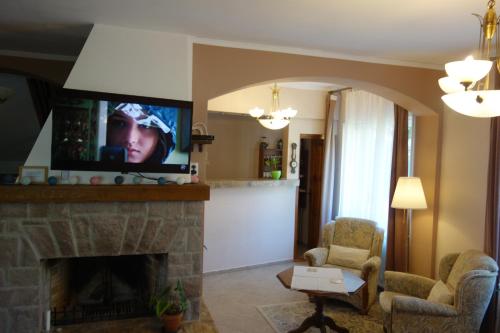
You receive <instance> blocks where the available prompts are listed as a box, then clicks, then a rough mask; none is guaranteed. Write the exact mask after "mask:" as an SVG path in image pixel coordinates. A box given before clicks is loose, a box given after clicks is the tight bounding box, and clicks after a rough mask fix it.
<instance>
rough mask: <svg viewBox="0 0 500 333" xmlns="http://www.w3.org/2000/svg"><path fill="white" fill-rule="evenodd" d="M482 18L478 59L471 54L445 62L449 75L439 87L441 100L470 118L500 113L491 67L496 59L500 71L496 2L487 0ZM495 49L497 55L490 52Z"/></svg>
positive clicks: (498, 92) (499, 101) (498, 98)
mask: <svg viewBox="0 0 500 333" xmlns="http://www.w3.org/2000/svg"><path fill="white" fill-rule="evenodd" d="M473 15H475V16H476V17H478V18H479V23H480V25H481V33H480V36H479V50H478V54H479V60H475V59H473V58H472V56H469V57H467V58H466V59H465V60H463V61H453V62H449V63H447V64H446V65H445V70H446V74H448V76H447V77H445V78H441V79H439V86H440V87H441V89H442V90H443V91H444V92H445V93H446V95H444V96H442V97H441V99H442V100H443V101H444V103H445V104H446V105H448V107H450V108H451V109H452V110H454V111H456V112H458V113H461V114H464V115H467V116H471V117H481V118H488V117H496V116H499V115H500V90H492V89H490V69H491V67H492V64H493V61H490V59H492V58H493V59H494V60H495V63H496V68H497V70H499V71H500V66H499V63H498V56H499V55H500V52H499V48H500V45H499V44H500V43H499V41H498V38H499V36H498V34H497V36H496V38H495V39H494V37H495V33H496V31H497V29H498V19H497V15H496V11H495V1H494V0H490V1H488V10H487V11H486V14H485V15H484V17H481V16H480V15H478V14H473ZM490 52H494V54H490Z"/></svg>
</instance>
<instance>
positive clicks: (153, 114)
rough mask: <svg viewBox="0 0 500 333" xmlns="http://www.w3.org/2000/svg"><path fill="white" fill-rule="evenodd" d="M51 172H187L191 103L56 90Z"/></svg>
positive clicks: (189, 147)
mask: <svg viewBox="0 0 500 333" xmlns="http://www.w3.org/2000/svg"><path fill="white" fill-rule="evenodd" d="M52 111H53V112H52V155H51V168H52V169H53V170H87V171H120V172H129V171H132V172H154V173H189V162H190V150H191V122H192V115H193V103H192V102H188V101H177V100H169V99H160V98H149V97H140V96H131V95H118V94H110V93H100V92H91V91H80V90H70V89H61V90H60V91H59V92H58V93H57V94H56V98H55V100H54V101H53V110H52Z"/></svg>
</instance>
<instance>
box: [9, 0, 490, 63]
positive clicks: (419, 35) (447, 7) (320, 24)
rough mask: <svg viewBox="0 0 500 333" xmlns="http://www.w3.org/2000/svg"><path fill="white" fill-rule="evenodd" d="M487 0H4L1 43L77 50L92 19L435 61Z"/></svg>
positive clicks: (466, 49)
mask: <svg viewBox="0 0 500 333" xmlns="http://www.w3.org/2000/svg"><path fill="white" fill-rule="evenodd" d="M486 3H487V1H486V0H475V1H471V0H438V1H436V0H418V1H401V0H378V1H367V0H343V1H341V0H271V1H270V0H210V1H208V0H141V1H137V0H105V1H103V0H71V1H68V0H44V1H40V0H2V6H1V7H2V9H1V11H0V49H2V50H16V51H26V52H38V53H49V54H57V55H69V56H76V55H78V53H79V51H80V49H81V47H82V46H83V43H84V41H85V38H86V36H87V35H88V33H89V31H90V29H91V27H92V24H93V23H101V24H109V25H116V26H123V27H130V28H138V29H150V30H158V31H169V32H178V33H184V34H189V35H193V36H195V37H198V38H205V39H214V40H224V41H231V42H243V43H253V44H261V45H264V46H274V47H286V48H296V49H304V50H307V51H313V50H314V51H322V52H326V53H330V54H331V55H332V56H334V57H335V56H337V57H344V58H345V57H347V58H349V57H352V58H354V59H366V60H370V59H372V60H373V61H377V62H380V61H382V62H387V63H411V64H413V65H417V66H422V67H432V68H441V66H442V64H444V63H445V62H447V61H449V60H450V59H460V58H463V57H464V56H466V55H467V54H469V53H471V51H472V50H473V48H474V47H476V45H477V39H478V34H479V26H478V22H477V19H476V18H475V17H473V16H472V15H471V13H480V14H484V12H485V10H486Z"/></svg>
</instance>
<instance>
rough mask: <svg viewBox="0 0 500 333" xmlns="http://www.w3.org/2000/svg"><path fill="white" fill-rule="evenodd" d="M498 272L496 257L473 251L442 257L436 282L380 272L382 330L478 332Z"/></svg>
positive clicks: (406, 274) (390, 331) (398, 273)
mask: <svg viewBox="0 0 500 333" xmlns="http://www.w3.org/2000/svg"><path fill="white" fill-rule="evenodd" d="M497 274H498V265H497V264H496V262H495V261H494V260H493V259H492V258H490V257H488V256H487V255H485V254H484V253H482V252H480V251H477V250H468V251H465V252H462V253H460V254H459V253H454V254H449V255H447V256H445V257H444V258H443V259H441V262H440V264H439V278H440V280H439V281H435V280H432V279H428V278H426V277H422V276H418V275H413V274H408V273H400V272H390V271H387V272H385V291H384V292H382V293H381V294H380V306H381V307H382V310H383V314H384V328H385V331H386V332H388V333H396V332H405V333H407V332H408V333H411V332H419V333H422V332H424V333H426V332H428V333H431V332H436V333H437V332H439V333H441V332H453V333H466V332H467V333H471V332H479V328H480V326H481V322H482V320H483V317H484V314H485V312H486V309H487V308H488V304H489V302H490V299H491V296H492V294H493V290H494V288H495V281H496V276H497Z"/></svg>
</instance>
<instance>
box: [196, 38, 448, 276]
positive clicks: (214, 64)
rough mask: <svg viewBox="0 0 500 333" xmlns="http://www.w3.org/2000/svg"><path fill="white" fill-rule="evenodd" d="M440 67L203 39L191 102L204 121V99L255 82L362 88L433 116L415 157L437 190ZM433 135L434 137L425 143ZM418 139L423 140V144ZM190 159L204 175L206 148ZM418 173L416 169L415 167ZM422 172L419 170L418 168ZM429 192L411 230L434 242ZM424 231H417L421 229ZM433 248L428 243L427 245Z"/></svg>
mask: <svg viewBox="0 0 500 333" xmlns="http://www.w3.org/2000/svg"><path fill="white" fill-rule="evenodd" d="M442 76H443V72H442V71H437V70H430V69H422V68H412V67H404V66H393V65H382V64H372V63H365V62H356V61H349V60H339V59H329V58H320V57H312V56H301V55H293V54H284V53H276V52H266V51H256V50H247V49H236V48H226V47H218V46H208V45H201V44H194V45H193V101H194V105H195V114H194V118H195V121H203V122H206V121H207V117H208V116H207V104H208V101H209V100H210V99H212V98H214V97H217V96H220V95H223V94H226V93H230V92H233V91H236V90H239V89H242V88H245V87H249V86H254V85H257V84H259V83H271V82H274V81H280V80H281V81H292V80H293V81H300V80H303V81H319V82H331V83H337V84H341V85H345V86H352V87H354V88H359V89H364V90H366V91H370V92H373V93H375V94H378V95H380V96H382V97H385V98H387V99H390V100H392V101H394V102H395V103H397V104H399V105H401V106H403V107H405V108H406V109H408V110H411V111H412V112H414V113H416V114H417V115H428V116H430V117H433V118H435V120H433V121H431V122H434V123H435V124H436V125H434V126H430V127H429V128H422V131H429V133H425V135H417V138H416V146H417V147H418V146H419V145H420V146H431V147H434V148H433V149H430V150H426V149H417V152H416V156H415V159H416V160H417V161H420V163H422V165H425V166H426V168H425V173H426V174H425V179H426V180H425V182H426V184H427V185H426V186H427V187H428V188H429V189H432V191H434V190H435V191H436V192H435V193H438V191H439V189H438V188H436V181H437V179H438V177H439V170H440V169H439V165H438V164H439V158H438V155H437V154H439V147H440V142H439V139H440V135H439V133H436V131H439V128H440V118H439V117H438V114H440V113H441V111H442V108H443V105H442V101H441V99H440V96H441V91H440V89H439V87H438V84H437V80H438V79H439V78H440V77H442ZM426 138H429V139H428V140H433V142H425V141H426ZM422 140H424V141H423V143H422ZM192 157H193V159H194V160H195V161H197V162H199V163H200V174H201V178H202V179H205V178H206V172H205V168H206V159H207V155H206V153H201V154H200V153H195V154H193V155H192ZM416 172H420V169H419V168H416ZM422 174H423V173H422ZM435 197H437V196H432V195H431V196H429V197H428V203H429V206H430V207H432V208H431V209H429V213H426V214H425V215H422V216H420V217H419V221H420V222H421V223H415V224H414V230H413V231H414V235H417V234H420V235H421V237H420V238H418V239H419V242H422V243H424V244H432V241H433V239H434V237H435V233H430V234H429V233H428V230H427V229H428V226H429V225H432V226H433V227H434V226H435V225H436V223H437V222H436V221H437V220H436V219H437V206H435V204H434V202H433V200H434V198H435ZM421 226H424V228H425V229H424V230H423V231H422V232H421V233H419V230H418V229H419V228H420V227H421ZM431 247H432V246H431ZM416 264H417V265H418V266H420V265H422V266H423V267H414V268H413V269H414V270H416V271H422V272H430V271H432V265H433V263H432V258H429V260H428V261H424V262H418V263H416Z"/></svg>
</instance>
